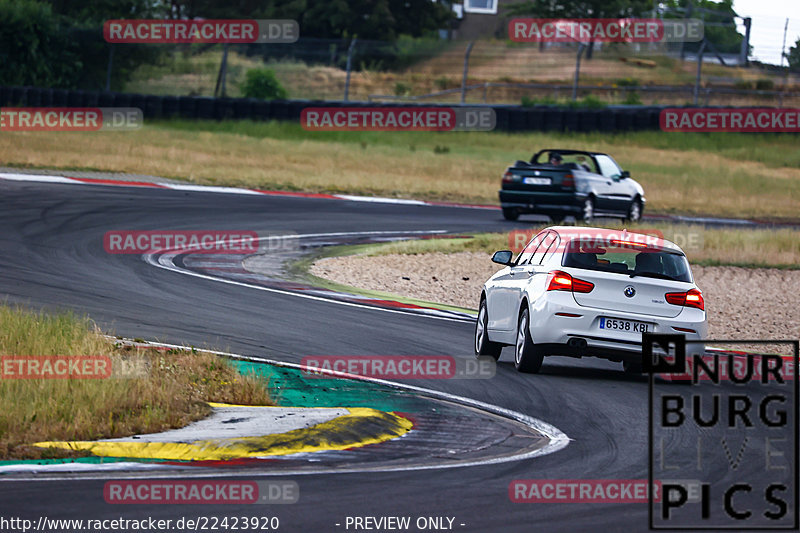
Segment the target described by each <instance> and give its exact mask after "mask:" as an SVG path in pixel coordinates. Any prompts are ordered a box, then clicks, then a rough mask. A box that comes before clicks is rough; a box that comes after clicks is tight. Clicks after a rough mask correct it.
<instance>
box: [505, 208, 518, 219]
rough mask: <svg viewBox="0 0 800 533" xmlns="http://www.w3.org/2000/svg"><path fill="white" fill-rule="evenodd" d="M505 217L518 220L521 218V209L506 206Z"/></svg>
mask: <svg viewBox="0 0 800 533" xmlns="http://www.w3.org/2000/svg"><path fill="white" fill-rule="evenodd" d="M503 218H505V219H506V220H517V219H518V218H519V211H518V210H517V209H514V208H513V207H504V208H503Z"/></svg>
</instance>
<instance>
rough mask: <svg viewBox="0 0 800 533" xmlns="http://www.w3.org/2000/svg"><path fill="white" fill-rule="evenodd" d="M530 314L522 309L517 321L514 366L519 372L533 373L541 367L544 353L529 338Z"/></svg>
mask: <svg viewBox="0 0 800 533" xmlns="http://www.w3.org/2000/svg"><path fill="white" fill-rule="evenodd" d="M529 326H530V314H529V311H528V309H523V310H522V313H521V314H520V315H519V322H518V323H517V344H516V346H515V347H514V366H515V367H516V368H517V370H519V371H520V372H527V373H531V374H535V373H537V372H539V369H541V368H542V362H543V361H544V354H543V353H542V350H541V348H539V347H538V346H536V345H535V344H534V343H533V339H531V331H530V327H529Z"/></svg>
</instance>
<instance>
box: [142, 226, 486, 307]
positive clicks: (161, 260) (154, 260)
mask: <svg viewBox="0 0 800 533" xmlns="http://www.w3.org/2000/svg"><path fill="white" fill-rule="evenodd" d="M439 233H446V230H430V231H358V232H337V233H307V234H303V235H286V236H280V237H281V238H287V239H290V238H310V237H343V236H359V235H409V234H417V235H419V234H439ZM267 238H270V237H259V240H261V239H267ZM271 238H276V237H275V236H273V237H271ZM176 255H178V254H177V253H165V254H161V253H160V252H157V253H151V254H144V255H143V256H142V258H143V259H144V261H145V262H146V263H148V264H150V265H152V266H154V267H157V268H161V269H164V270H169V271H171V272H177V273H178V274H183V275H186V276H193V277H196V278H200V279H206V280H210V281H217V282H219V283H227V284H228V285H237V286H239V287H246V288H248V289H256V290H259V291H265V292H272V293H275V294H282V295H286V296H294V297H297V298H305V299H308V300H315V301H319V302H326V303H331V304H336V305H344V306H347V307H357V308H360V309H369V310H372V311H381V312H384V313H396V314H402V315H405V316H419V317H427V318H435V319H437V320H449V321H451V322H471V321H472V319H470V318H466V317H465V318H455V317H445V316H437V315H431V314H425V313H414V312H409V311H403V310H401V309H391V308H386V307H378V306H372V305H366V304H359V303H354V302H346V301H341V300H334V299H331V298H324V297H322V296H314V295H311V294H303V293H298V292H292V291H286V290H283V289H275V288H273V287H264V286H261V285H253V284H250V283H246V282H243V281H235V280H231V279H225V278H219V277H216V276H210V275H208V274H200V273H199V272H193V271H191V270H186V269H183V268H180V267H178V266H177V265H175V263H174V262H173V260H174V258H175V256H176Z"/></svg>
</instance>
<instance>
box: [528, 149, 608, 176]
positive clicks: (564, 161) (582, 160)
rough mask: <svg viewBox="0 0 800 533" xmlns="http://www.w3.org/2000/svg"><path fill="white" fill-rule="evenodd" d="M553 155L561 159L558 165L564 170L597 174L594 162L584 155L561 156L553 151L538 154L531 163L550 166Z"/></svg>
mask: <svg viewBox="0 0 800 533" xmlns="http://www.w3.org/2000/svg"><path fill="white" fill-rule="evenodd" d="M553 154H557V155H558V156H560V157H561V163H559V166H564V167H565V168H571V169H574V170H586V171H588V172H594V173H595V174H597V173H598V172H597V167H596V165H595V164H594V161H593V160H592V158H591V157H589V156H588V155H586V154H562V153H560V152H558V151H557V150H553V151H551V152H544V153H541V154H539V157H537V158H536V159H534V160H533V161H532V163H533V164H537V165H542V164H551V163H550V161H551V158H552V156H553Z"/></svg>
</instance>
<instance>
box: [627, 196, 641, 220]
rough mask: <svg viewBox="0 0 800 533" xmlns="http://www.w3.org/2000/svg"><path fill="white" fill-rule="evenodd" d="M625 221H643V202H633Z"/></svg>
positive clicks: (637, 200)
mask: <svg viewBox="0 0 800 533" xmlns="http://www.w3.org/2000/svg"><path fill="white" fill-rule="evenodd" d="M625 219H626V220H627V221H629V222H639V221H640V220H641V219H642V201H641V200H639V199H638V198H637V199H635V200H634V201H633V202H631V206H630V207H629V208H628V215H627V216H626V217H625Z"/></svg>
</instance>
